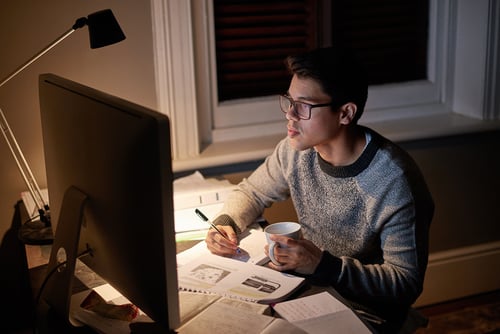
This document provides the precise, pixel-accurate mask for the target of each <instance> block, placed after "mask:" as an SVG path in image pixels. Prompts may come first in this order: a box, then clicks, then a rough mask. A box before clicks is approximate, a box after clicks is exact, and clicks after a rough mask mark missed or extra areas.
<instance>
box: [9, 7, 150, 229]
mask: <svg viewBox="0 0 500 334" xmlns="http://www.w3.org/2000/svg"><path fill="white" fill-rule="evenodd" d="M106 8H110V9H111V10H112V11H113V13H114V15H115V17H116V18H117V20H118V22H119V23H120V26H121V27H122V29H123V31H124V33H125V35H126V36H127V38H126V39H125V40H124V41H122V42H121V43H119V44H116V45H112V46H108V47H105V48H102V49H95V50H92V49H90V46H89V41H88V29H87V27H84V28H82V29H79V30H77V31H75V32H74V33H73V34H72V35H71V36H69V37H68V38H67V39H66V40H65V41H63V42H62V43H61V44H59V45H58V46H57V47H56V48H54V49H53V50H51V51H49V53H47V54H46V55H45V56H43V57H42V58H40V59H39V60H38V61H37V62H36V63H34V64H33V65H32V66H30V67H29V68H28V69H26V70H25V71H23V72H22V73H21V74H19V75H18V76H17V77H15V78H14V79H12V80H11V81H9V82H8V83H7V84H5V85H4V86H3V87H1V88H0V108H1V109H2V110H3V112H4V114H5V116H6V118H7V120H8V122H9V125H10V127H11V129H12V131H13V132H14V134H15V136H16V138H17V141H18V142H19V145H20V146H21V149H22V151H23V153H24V155H25V156H26V159H27V160H28V163H29V164H30V166H31V168H32V170H33V173H34V175H35V178H36V179H37V181H38V183H39V185H40V186H41V187H46V177H45V162H44V156H43V148H42V134H41V124H40V116H39V107H38V75H39V74H40V73H47V72H50V73H55V74H57V75H60V76H63V77H66V78H68V79H71V80H74V81H77V82H80V83H83V84H85V85H88V86H91V87H93V88H96V89H99V90H102V91H105V92H107V93H110V94H112V95H116V96H118V97H121V98H124V99H127V100H130V101H132V102H135V103H138V104H141V105H144V106H146V107H150V108H153V109H156V93H155V83H154V80H155V79H154V64H153V45H152V44H153V42H152V33H151V27H152V24H151V13H150V3H149V1H137V0H71V1H67V0H47V1H37V0H16V1H1V2H0V78H1V79H3V78H5V77H6V76H7V75H9V74H10V73H12V71H13V70H14V69H16V68H17V67H18V66H20V65H21V64H23V63H24V62H25V61H27V60H28V59H29V58H31V57H32V56H33V55H34V54H35V53H37V52H38V51H40V50H41V49H43V48H44V47H46V46H47V45H48V44H49V43H51V42H52V41H53V40H55V39H56V38H57V37H59V36H60V35H61V34H62V33H64V32H65V31H67V30H68V29H69V28H71V26H72V25H73V24H74V22H75V20H76V19H77V18H79V17H82V16H87V15H88V14H90V13H93V12H96V11H98V10H101V9H106ZM26 189H27V188H26V186H25V184H24V181H23V179H22V178H21V174H20V173H19V172H18V170H17V167H16V165H15V162H14V160H13V158H12V156H11V154H10V152H9V150H8V146H7V144H6V143H5V141H4V138H3V136H2V137H0V237H2V236H3V235H4V234H5V231H7V230H8V229H9V227H10V225H11V223H12V217H13V214H14V205H15V203H16V202H17V201H18V200H19V198H20V197H19V194H20V192H21V191H25V190H26Z"/></svg>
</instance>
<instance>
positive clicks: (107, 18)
mask: <svg viewBox="0 0 500 334" xmlns="http://www.w3.org/2000/svg"><path fill="white" fill-rule="evenodd" d="M87 26H88V27H89V38H90V48H92V49H97V48H100V47H103V46H107V45H110V44H114V43H118V42H120V41H122V40H124V39H125V34H124V33H123V31H122V29H121V28H120V25H119V24H118V22H117V21H116V19H115V16H114V15H113V12H112V11H111V9H105V10H101V11H98V12H95V13H92V14H90V15H89V16H88V17H87Z"/></svg>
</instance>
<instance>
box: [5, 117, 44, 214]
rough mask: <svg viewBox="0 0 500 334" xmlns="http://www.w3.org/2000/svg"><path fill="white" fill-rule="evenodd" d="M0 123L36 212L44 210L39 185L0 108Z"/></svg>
mask: <svg viewBox="0 0 500 334" xmlns="http://www.w3.org/2000/svg"><path fill="white" fill-rule="evenodd" d="M0 125H1V129H2V134H3V137H4V138H5V141H6V142H7V145H8V146H9V149H10V152H11V153H12V156H13V157H14V160H15V161H16V164H17V167H18V169H19V171H20V172H21V175H22V177H23V179H24V182H25V183H26V185H27V186H28V190H29V192H30V194H31V197H32V198H33V201H34V202H35V205H36V206H37V209H38V212H44V211H45V210H48V208H49V206H48V204H47V203H45V201H44V199H43V196H42V194H41V190H40V187H39V186H38V183H37V182H36V180H35V177H34V176H33V172H32V171H31V168H30V167H29V165H28V162H27V161H26V158H25V157H24V155H23V152H22V151H21V148H20V147H19V144H18V143H17V141H16V138H15V137H14V134H13V133H12V130H11V129H10V127H9V124H8V123H7V119H6V118H5V115H4V113H3V111H2V109H1V108H0Z"/></svg>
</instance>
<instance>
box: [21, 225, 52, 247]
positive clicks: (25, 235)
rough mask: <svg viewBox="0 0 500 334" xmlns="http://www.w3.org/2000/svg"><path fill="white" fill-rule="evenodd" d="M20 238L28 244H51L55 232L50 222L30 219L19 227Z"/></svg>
mask: <svg viewBox="0 0 500 334" xmlns="http://www.w3.org/2000/svg"><path fill="white" fill-rule="evenodd" d="M18 238H19V240H21V241H22V242H23V243H24V244H26V245H51V244H52V243H53V242H54V233H53V231H52V226H50V224H49V225H48V226H47V225H46V224H45V223H44V222H42V221H40V220H30V221H28V222H26V223H24V224H23V225H21V227H20V228H19V232H18Z"/></svg>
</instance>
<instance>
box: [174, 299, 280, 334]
mask: <svg viewBox="0 0 500 334" xmlns="http://www.w3.org/2000/svg"><path fill="white" fill-rule="evenodd" d="M273 320H274V318H273V317H270V316H266V315H262V314H257V313H253V312H249V311H246V310H241V309H237V310H235V309H234V307H232V306H231V305H226V304H223V303H215V304H212V305H211V306H210V307H209V308H207V309H206V310H205V311H203V312H202V313H200V314H198V315H197V316H196V317H195V318H194V319H193V320H192V321H190V322H188V323H187V324H186V325H185V326H182V327H181V328H179V329H178V332H179V333H181V334H193V333H218V334H233V333H261V332H262V331H263V330H264V329H265V328H266V327H267V326H268V325H269V324H270V323H271V322H272V321H273Z"/></svg>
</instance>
